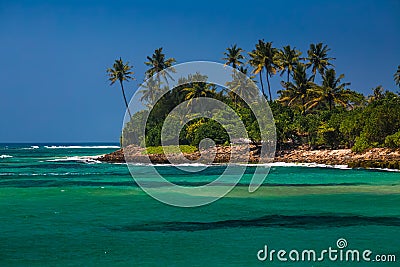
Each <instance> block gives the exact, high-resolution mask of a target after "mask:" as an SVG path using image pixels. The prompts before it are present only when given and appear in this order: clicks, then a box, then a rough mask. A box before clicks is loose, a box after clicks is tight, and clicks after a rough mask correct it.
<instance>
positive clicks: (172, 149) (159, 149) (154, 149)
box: [142, 145, 198, 155]
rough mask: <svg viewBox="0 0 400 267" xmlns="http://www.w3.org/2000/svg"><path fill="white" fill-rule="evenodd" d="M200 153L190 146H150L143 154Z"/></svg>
mask: <svg viewBox="0 0 400 267" xmlns="http://www.w3.org/2000/svg"><path fill="white" fill-rule="evenodd" d="M196 151H198V149H197V147H195V146H190V145H180V146H164V147H163V146H150V147H146V149H145V150H144V151H143V152H142V154H144V155H148V154H164V153H167V154H178V153H181V152H182V153H193V152H196Z"/></svg>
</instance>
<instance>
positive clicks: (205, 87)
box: [182, 82, 215, 107]
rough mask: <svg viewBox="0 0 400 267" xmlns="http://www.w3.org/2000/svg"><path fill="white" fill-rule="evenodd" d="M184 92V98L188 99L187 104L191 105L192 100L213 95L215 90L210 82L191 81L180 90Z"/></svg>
mask: <svg viewBox="0 0 400 267" xmlns="http://www.w3.org/2000/svg"><path fill="white" fill-rule="evenodd" d="M182 91H183V92H184V93H185V100H188V104H187V106H188V107H189V106H190V105H192V103H193V100H198V99H199V98H200V97H211V98H212V97H213V96H214V95H215V90H214V89H213V88H212V86H211V85H210V84H207V83H203V82H193V83H190V85H189V86H188V87H186V88H184V89H183V90H182Z"/></svg>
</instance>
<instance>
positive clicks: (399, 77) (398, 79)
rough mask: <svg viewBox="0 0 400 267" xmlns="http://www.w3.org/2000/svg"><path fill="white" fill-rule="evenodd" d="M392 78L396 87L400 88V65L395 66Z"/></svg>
mask: <svg viewBox="0 0 400 267" xmlns="http://www.w3.org/2000/svg"><path fill="white" fill-rule="evenodd" d="M393 77H394V82H395V83H396V84H397V86H399V87H400V65H399V66H397V71H396V73H395V74H394V75H393Z"/></svg>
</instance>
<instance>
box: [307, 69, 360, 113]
mask: <svg viewBox="0 0 400 267" xmlns="http://www.w3.org/2000/svg"><path fill="white" fill-rule="evenodd" d="M343 78H344V74H341V75H339V77H338V78H336V71H335V70H334V69H328V70H327V71H326V72H325V73H324V75H323V76H322V86H317V87H315V88H314V89H313V90H312V93H313V94H314V97H313V98H312V99H311V100H310V101H309V102H308V103H307V105H308V109H312V108H314V107H316V106H318V105H321V104H327V105H328V107H329V110H332V108H333V107H334V105H335V104H339V105H341V106H343V107H346V106H347V105H348V103H349V100H350V99H351V97H352V93H351V91H350V90H349V89H346V86H348V85H350V83H342V82H341V81H342V79H343Z"/></svg>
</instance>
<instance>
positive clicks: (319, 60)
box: [305, 43, 335, 76]
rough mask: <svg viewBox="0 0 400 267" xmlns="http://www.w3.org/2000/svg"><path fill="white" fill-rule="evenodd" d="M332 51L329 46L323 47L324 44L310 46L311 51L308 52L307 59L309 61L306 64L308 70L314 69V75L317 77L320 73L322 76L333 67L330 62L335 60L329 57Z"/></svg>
mask: <svg viewBox="0 0 400 267" xmlns="http://www.w3.org/2000/svg"><path fill="white" fill-rule="evenodd" d="M330 50H331V49H330V48H328V46H327V45H323V44H322V43H318V44H310V49H308V51H307V54H308V57H307V58H305V59H306V60H308V62H307V63H306V66H307V68H310V67H312V73H313V74H314V75H316V74H317V71H318V72H319V74H320V75H321V76H322V75H323V74H324V72H325V70H326V69H327V68H328V66H333V65H332V64H331V63H330V62H329V61H330V60H334V59H335V58H333V57H328V52H329V51H330Z"/></svg>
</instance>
